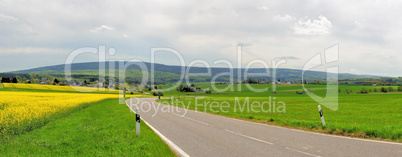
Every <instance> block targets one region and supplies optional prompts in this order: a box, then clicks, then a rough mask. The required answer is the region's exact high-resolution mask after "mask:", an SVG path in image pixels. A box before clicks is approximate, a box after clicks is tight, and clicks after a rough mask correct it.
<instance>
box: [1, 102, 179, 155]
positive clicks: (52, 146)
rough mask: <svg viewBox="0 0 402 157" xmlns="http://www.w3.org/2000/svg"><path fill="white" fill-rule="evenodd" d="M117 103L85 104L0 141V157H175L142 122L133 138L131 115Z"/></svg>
mask: <svg viewBox="0 0 402 157" xmlns="http://www.w3.org/2000/svg"><path fill="white" fill-rule="evenodd" d="M117 102H118V100H117V99H107V100H102V101H100V102H95V103H89V104H87V105H86V107H85V108H82V109H81V110H80V111H77V112H74V113H71V114H70V115H68V116H65V117H64V118H61V119H57V120H55V121H51V122H49V123H48V124H47V125H46V126H43V127H41V128H38V129H35V130H32V131H31V132H29V133H25V134H21V135H19V136H13V137H11V138H3V139H1V138H0V152H1V155H0V156H35V155H40V156H88V155H89V154H90V155H91V156H158V155H160V156H175V154H174V153H173V152H172V151H171V150H170V149H169V147H168V146H167V145H166V144H165V143H164V142H163V141H162V140H161V139H160V138H159V137H158V136H157V135H156V134H155V133H154V132H153V131H152V130H151V129H150V128H148V126H147V125H145V124H144V123H141V135H140V136H136V133H135V131H134V130H135V115H134V114H133V113H131V112H129V109H128V108H127V106H126V105H120V104H117Z"/></svg>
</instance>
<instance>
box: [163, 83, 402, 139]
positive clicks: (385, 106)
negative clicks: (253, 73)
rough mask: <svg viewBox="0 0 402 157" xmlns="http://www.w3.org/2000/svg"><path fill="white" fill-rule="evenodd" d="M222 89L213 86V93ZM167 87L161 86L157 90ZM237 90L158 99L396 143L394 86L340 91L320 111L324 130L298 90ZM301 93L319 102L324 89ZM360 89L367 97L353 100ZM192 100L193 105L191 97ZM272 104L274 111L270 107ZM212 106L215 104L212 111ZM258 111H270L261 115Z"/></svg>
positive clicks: (399, 108) (401, 99) (401, 112)
mask: <svg viewBox="0 0 402 157" xmlns="http://www.w3.org/2000/svg"><path fill="white" fill-rule="evenodd" d="M197 85H198V86H196V87H200V88H202V89H206V88H209V89H212V88H210V86H209V85H208V84H197ZM227 86H228V85H216V87H217V88H219V89H223V88H225V87H227ZM251 86H252V87H253V88H260V89H261V88H264V87H267V86H268V87H269V88H270V86H271V85H267V84H265V85H264V84H253V85H251ZM167 87H168V86H162V88H167ZM241 88H242V89H241V91H236V90H237V85H234V91H226V92H215V91H214V90H212V94H205V92H197V93H194V92H189V93H184V92H178V91H168V92H165V93H164V94H165V96H167V97H171V96H173V97H174V98H175V99H174V105H178V106H180V107H183V104H185V106H184V107H185V108H190V109H193V110H198V111H204V112H209V113H213V114H219V115H223V116H229V117H235V118H240V119H245V120H250V121H256V122H260V123H268V124H274V125H281V126H286V127H293V128H300V129H304V130H311V131H316V132H324V133H328V134H336V135H344V136H353V137H361V138H373V139H385V140H391V141H397V142H401V141H402V123H401V120H402V92H398V91H397V88H398V87H396V86H393V87H392V88H394V89H395V90H394V92H388V93H381V92H380V89H381V87H377V86H348V85H340V86H339V89H340V92H339V106H338V110H336V111H332V110H330V109H328V108H326V107H324V106H322V107H323V113H324V118H325V121H326V125H325V126H322V124H321V120H320V116H319V113H318V108H317V106H318V105H319V104H318V103H317V102H315V101H314V100H313V99H311V98H310V97H309V96H308V95H306V94H296V91H297V93H300V92H302V91H303V90H302V86H301V85H277V94H276V95H273V94H271V92H262V93H261V92H260V93H258V92H252V91H251V90H249V89H248V88H247V87H246V86H245V85H242V86H241ZM306 88H307V89H308V90H310V91H311V92H312V93H315V94H317V95H319V96H325V90H326V86H325V85H307V86H306ZM330 88H333V86H332V87H330ZM363 88H364V89H365V90H367V91H368V94H357V93H358V92H360V91H361V90H362V89H363ZM385 88H388V86H385ZM346 91H348V92H349V94H347V92H346ZM374 91H377V92H374ZM195 94H197V96H196V97H197V99H195V97H194V96H195ZM236 99H237V100H236ZM195 100H197V102H195ZM247 100H248V101H249V104H248V105H249V106H246V108H245V107H244V106H241V105H243V104H244V103H245V102H246V101H247ZM160 101H161V102H164V103H166V104H170V103H171V102H170V100H163V99H161V100H160ZM252 102H256V103H257V104H258V103H259V104H262V103H263V102H271V105H267V104H265V105H263V107H262V109H261V108H254V110H247V107H250V106H251V104H252ZM274 102H275V103H276V107H273V104H274ZM278 102H283V103H285V107H286V109H285V112H278V110H279V111H283V107H282V108H281V107H279V106H283V105H278ZM213 103H215V104H214V105H212V104H213ZM239 103H240V104H239ZM196 104H197V105H196ZM217 104H229V107H227V108H226V110H222V109H220V106H219V105H217ZM270 109H271V110H270ZM263 110H265V111H268V110H270V111H269V112H263Z"/></svg>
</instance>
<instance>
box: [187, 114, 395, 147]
mask: <svg viewBox="0 0 402 157" xmlns="http://www.w3.org/2000/svg"><path fill="white" fill-rule="evenodd" d="M189 111H193V112H195V111H194V110H189ZM195 113H202V114H207V115H214V116H219V117H223V118H227V119H231V120H235V121H240V122H246V123H251V124H257V125H261V126H266V127H274V128H280V129H287V130H293V131H297V132H303V133H309V134H316V135H321V136H329V137H336V138H344V139H349V140H358V141H366V142H375V143H383V144H394V145H402V143H397V142H386V141H376V140H369V139H361V138H353V137H348V136H337V135H329V134H323V133H317V132H310V131H304V130H297V129H292V128H285V127H281V126H276V125H269V124H262V123H257V122H251V121H247V120H242V119H237V118H235V117H233V118H231V117H225V116H222V115H216V114H213V113H208V112H195Z"/></svg>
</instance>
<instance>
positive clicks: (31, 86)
mask: <svg viewBox="0 0 402 157" xmlns="http://www.w3.org/2000/svg"><path fill="white" fill-rule="evenodd" d="M4 88H18V89H36V90H52V91H68V92H76V91H79V92H98V91H99V90H98V88H94V87H71V86H55V85H40V84H22V83H4ZM101 90H104V91H105V92H113V93H117V92H118V91H117V90H109V89H105V88H101Z"/></svg>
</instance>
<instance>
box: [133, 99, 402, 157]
mask: <svg viewBox="0 0 402 157" xmlns="http://www.w3.org/2000/svg"><path fill="white" fill-rule="evenodd" d="M126 103H127V106H128V107H129V108H131V109H132V110H133V111H134V109H135V108H137V107H138V108H139V110H140V115H141V119H142V120H143V121H145V122H146V123H147V124H148V125H149V126H151V127H152V128H153V129H156V130H157V133H159V134H161V135H162V136H164V137H163V138H162V139H164V138H166V139H164V140H165V141H166V140H167V143H168V144H169V145H170V147H172V149H173V150H175V151H176V153H177V154H178V155H181V156H186V155H189V156H230V157H232V156H364V157H368V156H387V157H390V156H395V157H396V156H399V157H400V156H402V144H401V143H390V142H381V141H372V140H364V139H356V138H349V137H341V136H332V135H325V134H319V133H312V132H306V131H300V130H294V129H288V128H282V127H278V126H271V125H265V124H259V123H254V122H247V121H243V120H237V119H232V118H226V117H223V116H217V115H213V114H208V113H204V112H200V111H198V112H195V111H191V110H187V113H186V114H185V116H184V117H183V116H182V115H184V113H185V112H186V111H185V109H182V108H177V107H174V106H170V105H164V104H160V103H157V102H155V98H140V99H138V98H137V99H135V98H133V99H129V100H127V101H126Z"/></svg>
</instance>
